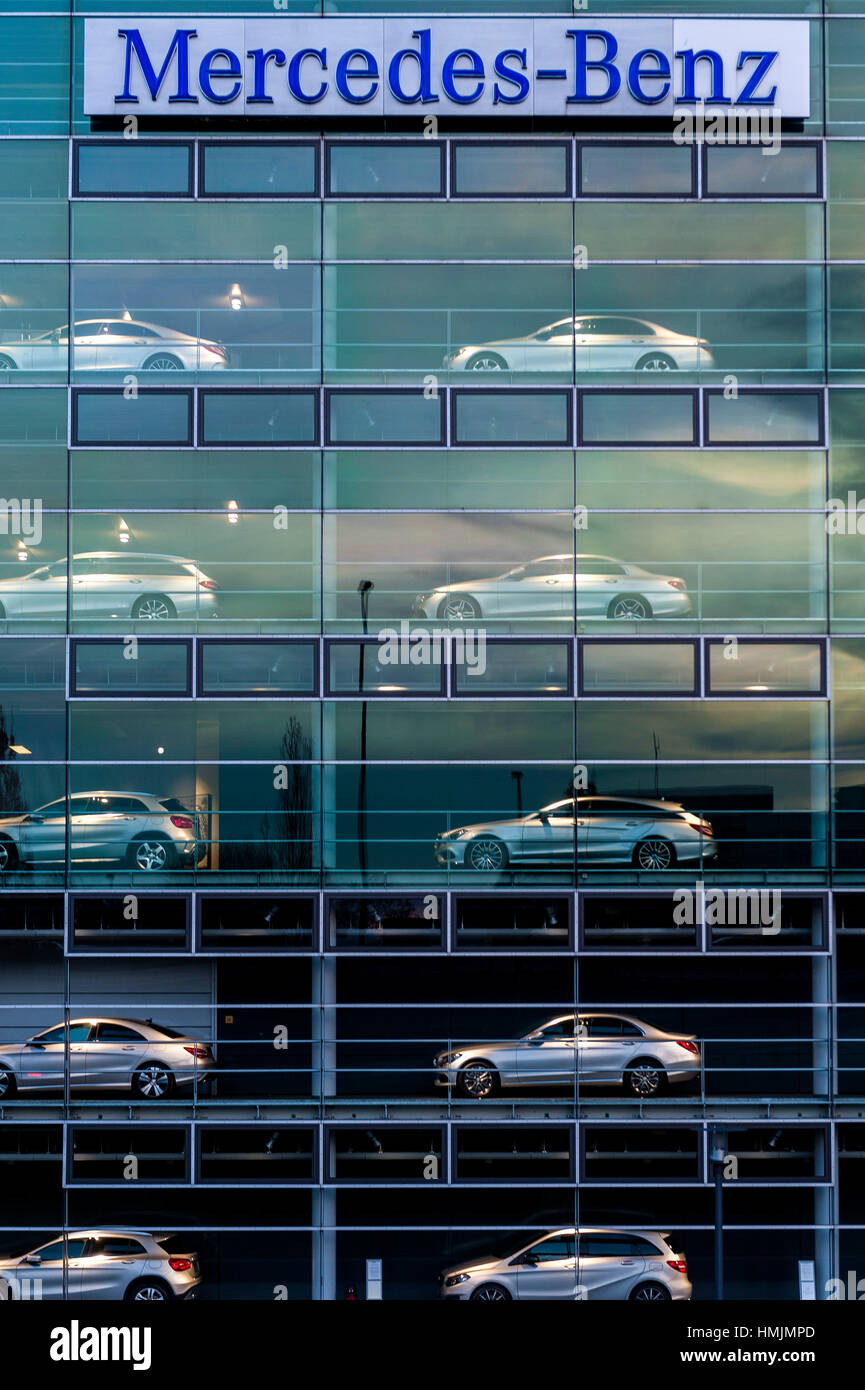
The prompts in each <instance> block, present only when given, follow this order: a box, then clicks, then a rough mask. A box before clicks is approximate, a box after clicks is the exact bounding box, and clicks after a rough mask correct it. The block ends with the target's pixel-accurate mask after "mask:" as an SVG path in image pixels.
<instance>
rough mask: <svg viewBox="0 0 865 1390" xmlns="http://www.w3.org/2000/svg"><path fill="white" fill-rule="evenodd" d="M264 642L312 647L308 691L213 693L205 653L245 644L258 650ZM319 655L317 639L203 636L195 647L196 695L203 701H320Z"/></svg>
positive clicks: (214, 691) (234, 691) (231, 691)
mask: <svg viewBox="0 0 865 1390" xmlns="http://www.w3.org/2000/svg"><path fill="white" fill-rule="evenodd" d="M263 642H266V643H267V645H268V646H280V647H311V648H312V652H313V662H312V684H311V686H309V688H307V689H304V690H291V691H289V690H273V691H267V690H252V689H246V690H221V691H216V690H211V689H209V688H208V686H207V682H206V679H205V673H204V655H205V651H206V650H207V649H209V648H212V647H225V646H230V647H236V646H239V645H244V646H248V647H250V648H251V649H252V650H255V648H256V647H259V646H260V645H261V644H262V643H263ZM319 686H320V679H319V653H318V642H317V640H316V638H315V637H282V636H279V635H276V634H274V635H272V636H271V635H265V636H263V637H244V636H242V635H240V634H238V636H236V637H202V638H199V639H198V640H197V641H196V644H195V694H196V696H198V697H199V698H200V699H207V700H310V699H318V695H319Z"/></svg>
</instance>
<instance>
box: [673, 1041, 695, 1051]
mask: <svg viewBox="0 0 865 1390" xmlns="http://www.w3.org/2000/svg"><path fill="white" fill-rule="evenodd" d="M676 1046H677V1047H683V1048H684V1049H685V1051H686V1052H698V1051H699V1048H698V1047H697V1044H696V1043H692V1042H684V1041H682V1040H681V1039H679V1038H677V1039H676Z"/></svg>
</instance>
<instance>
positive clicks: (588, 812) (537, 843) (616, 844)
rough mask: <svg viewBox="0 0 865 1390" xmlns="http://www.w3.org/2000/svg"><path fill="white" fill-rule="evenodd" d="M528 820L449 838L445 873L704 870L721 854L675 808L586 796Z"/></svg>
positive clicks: (465, 828) (708, 832)
mask: <svg viewBox="0 0 865 1390" xmlns="http://www.w3.org/2000/svg"><path fill="white" fill-rule="evenodd" d="M576 812H577V814H576V822H575V820H574V802H573V800H571V799H570V798H568V799H567V800H565V801H553V802H551V804H550V805H549V806H542V807H541V809H540V810H539V811H532V812H531V813H530V814H529V815H527V816H515V817H514V818H513V819H512V820H497V821H481V822H478V823H477V824H475V825H461V826H458V827H457V828H456V829H455V830H445V831H443V832H442V833H441V835H439V836H438V837H437V838H436V841H435V844H434V846H433V851H434V854H435V857H436V860H437V862H438V863H439V864H441V865H442V866H443V867H444V868H448V869H454V868H460V867H463V868H467V869H477V870H480V871H483V872H486V873H496V872H501V871H502V870H503V869H506V868H507V867H508V865H510V864H515V865H521V866H524V865H531V864H552V865H556V864H562V865H568V866H573V864H574V862H575V857H576V862H577V863H578V864H583V863H587V864H589V865H592V864H599V863H611V864H632V865H633V866H634V867H635V868H637V869H645V870H646V871H651V872H654V871H657V870H660V869H671V868H672V867H673V866H674V865H675V864H687V863H697V864H700V863H705V862H706V861H707V860H709V859H715V858H716V857H717V853H718V847H717V845H716V843H715V839H714V832H713V830H712V825H711V822H710V821H707V820H705V819H704V818H703V817H702V816H699V815H697V814H695V813H694V812H693V811H688V810H686V809H685V807H684V806H680V805H679V804H678V802H675V801H644V800H639V801H638V800H636V799H635V798H634V799H631V798H628V799H627V800H626V799H625V798H624V797H615V796H580V797H578V798H577V802H576Z"/></svg>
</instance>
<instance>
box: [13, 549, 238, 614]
mask: <svg viewBox="0 0 865 1390" xmlns="http://www.w3.org/2000/svg"><path fill="white" fill-rule="evenodd" d="M67 570H68V563H67V561H66V559H63V560H55V561H54V563H53V564H50V565H40V566H39V568H38V569H35V570H31V571H30V572H29V574H22V575H21V576H20V577H19V576H18V575H17V574H16V575H15V576H14V577H12V578H7V579H0V618H3V619H8V618H12V619H23V618H26V619H31V620H34V621H35V620H36V619H40V620H45V621H47V620H48V619H55V620H57V619H65V617H66V591H67V587H71V595H72V615H73V617H75V618H117V619H118V621H120V620H126V619H130V620H134V621H135V622H167V621H168V620H170V619H171V618H215V617H216V616H217V597H216V591H217V584H216V581H215V580H214V579H211V578H210V576H209V575H207V574H205V573H204V571H203V570H200V569H199V568H198V566H197V565H196V564H195V563H194V562H193V561H192V560H187V559H185V558H184V557H183V556H182V555H155V554H149V553H145V552H143V551H129V552H127V551H118V550H88V551H83V552H82V553H81V554H80V555H73V556H72V572H71V576H70V575H69V574H68V573H67Z"/></svg>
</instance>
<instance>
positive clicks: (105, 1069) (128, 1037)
mask: <svg viewBox="0 0 865 1390" xmlns="http://www.w3.org/2000/svg"><path fill="white" fill-rule="evenodd" d="M146 1050H147V1039H146V1038H145V1037H144V1034H143V1033H138V1032H136V1030H135V1029H134V1028H127V1027H126V1026H125V1024H122V1023H97V1025H96V1034H95V1037H94V1039H93V1040H92V1041H91V1043H90V1045H89V1047H88V1049H87V1085H88V1086H126V1085H129V1082H130V1076H131V1074H132V1072H133V1071H134V1070H135V1067H136V1065H137V1064H138V1063H139V1062H140V1061H141V1059H142V1058H143V1056H144V1054H145V1052H146Z"/></svg>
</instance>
